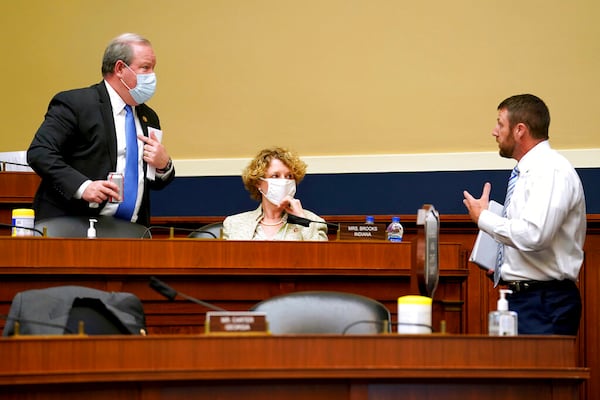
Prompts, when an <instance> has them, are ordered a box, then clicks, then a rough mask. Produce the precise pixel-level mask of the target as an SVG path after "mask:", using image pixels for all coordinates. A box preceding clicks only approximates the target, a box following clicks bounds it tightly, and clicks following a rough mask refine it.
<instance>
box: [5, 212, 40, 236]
mask: <svg viewBox="0 0 600 400" xmlns="http://www.w3.org/2000/svg"><path fill="white" fill-rule="evenodd" d="M12 225H13V228H12V233H11V236H33V234H34V231H33V230H31V229H33V228H34V227H35V212H34V211H33V210H32V209H31V208H15V209H14V210H12ZM21 227H22V228H21ZM24 228H31V229H24Z"/></svg>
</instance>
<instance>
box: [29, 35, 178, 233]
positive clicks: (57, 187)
mask: <svg viewBox="0 0 600 400" xmlns="http://www.w3.org/2000/svg"><path fill="white" fill-rule="evenodd" d="M155 65H156V57H155V55H154V51H153V50H152V45H151V44H150V42H149V41H148V40H147V39H145V38H143V37H141V36H139V35H136V34H133V33H125V34H122V35H120V36H118V37H116V38H115V39H113V40H112V41H111V42H110V43H109V44H108V46H107V48H106V50H105V52H104V57H103V60H102V76H103V78H104V79H103V81H102V82H100V83H98V84H95V85H92V86H90V87H88V88H83V89H74V90H69V91H66V92H61V93H59V94H57V95H56V96H54V98H53V99H52V100H51V101H50V105H49V106H48V111H47V113H46V116H45V119H44V122H43V123H42V125H41V126H40V128H39V129H38V131H37V133H36V134H35V137H34V138H33V141H32V143H31V145H30V147H29V150H28V151H27V161H28V162H29V165H30V166H31V167H32V168H33V169H34V170H35V172H37V174H38V175H39V176H40V177H41V178H42V181H41V183H40V187H39V188H38V191H37V193H36V195H35V199H34V202H33V207H34V209H35V216H36V219H39V220H42V219H45V218H51V217H57V216H64V215H83V216H90V217H92V216H97V215H108V216H114V217H115V218H121V219H124V220H127V221H131V222H138V223H140V224H143V225H148V224H149V221H150V195H149V189H150V188H152V189H162V188H163V187H165V186H166V185H167V184H168V183H169V182H171V181H172V180H173V178H174V177H175V170H174V168H173V163H172V162H171V158H170V157H169V155H168V153H167V151H166V149H165V148H164V146H163V145H162V144H161V143H160V140H159V138H157V136H156V134H155V132H156V131H158V132H160V122H159V119H158V116H157V115H156V113H155V112H154V111H153V110H152V109H151V108H150V107H148V106H147V105H146V104H144V103H146V102H147V101H148V100H149V99H150V98H151V97H152V95H153V94H154V91H155V89H156V76H155V74H154V67H155ZM150 167H153V168H150ZM110 172H118V173H121V174H123V175H124V189H123V193H120V192H119V186H117V185H116V184H115V183H113V182H110V181H108V180H107V177H108V174H109V173H110ZM149 172H150V176H148V173H149ZM152 175H154V177H153V176H152ZM109 199H117V202H109V201H108V200H109ZM118 201H120V202H118Z"/></svg>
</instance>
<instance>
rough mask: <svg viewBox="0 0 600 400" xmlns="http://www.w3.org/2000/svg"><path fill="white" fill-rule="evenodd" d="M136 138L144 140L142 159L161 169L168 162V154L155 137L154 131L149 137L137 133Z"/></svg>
mask: <svg viewBox="0 0 600 400" xmlns="http://www.w3.org/2000/svg"><path fill="white" fill-rule="evenodd" d="M138 139H140V140H141V141H142V142H144V155H143V156H144V161H145V162H146V163H147V164H148V165H152V166H153V167H155V168H156V169H163V168H165V167H166V166H167V164H168V163H169V154H168V153H167V150H166V149H165V146H163V145H162V144H161V143H160V142H159V141H158V140H157V138H156V135H155V134H154V133H150V137H146V136H143V135H138Z"/></svg>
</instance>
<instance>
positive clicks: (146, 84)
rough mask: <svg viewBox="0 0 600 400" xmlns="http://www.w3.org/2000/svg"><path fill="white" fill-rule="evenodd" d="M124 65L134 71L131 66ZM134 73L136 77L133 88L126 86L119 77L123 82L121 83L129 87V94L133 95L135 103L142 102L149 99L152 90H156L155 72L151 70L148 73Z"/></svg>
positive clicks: (152, 93) (152, 92)
mask: <svg viewBox="0 0 600 400" xmlns="http://www.w3.org/2000/svg"><path fill="white" fill-rule="evenodd" d="M125 66H126V67H127V68H128V69H129V70H130V71H131V72H133V73H134V74H135V72H134V71H133V70H132V69H131V68H129V65H127V64H125ZM135 75H136V77H137V84H136V85H135V87H134V88H133V89H132V88H130V87H129V86H127V84H126V83H125V81H123V79H121V82H123V85H125V87H126V88H127V89H129V94H130V95H131V97H133V99H134V100H135V101H136V103H138V104H142V103H145V102H147V101H148V100H150V98H151V97H152V96H153V95H154V92H155V91H156V74H155V73H154V72H152V73H149V74H135Z"/></svg>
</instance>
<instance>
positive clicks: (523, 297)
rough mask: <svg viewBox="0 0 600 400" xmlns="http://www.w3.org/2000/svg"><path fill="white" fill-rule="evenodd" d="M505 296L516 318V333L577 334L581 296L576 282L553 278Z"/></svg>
mask: <svg viewBox="0 0 600 400" xmlns="http://www.w3.org/2000/svg"><path fill="white" fill-rule="evenodd" d="M552 282H553V283H550V282H549V283H548V284H547V285H541V286H535V287H532V288H530V289H527V290H521V291H518V292H515V293H513V294H510V295H508V296H507V298H508V301H509V308H510V310H511V311H515V312H516V313H517V316H518V320H519V334H542V335H577V331H578V330H579V321H580V319H581V295H580V294H579V288H577V286H576V284H575V282H573V281H570V280H564V281H552Z"/></svg>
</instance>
